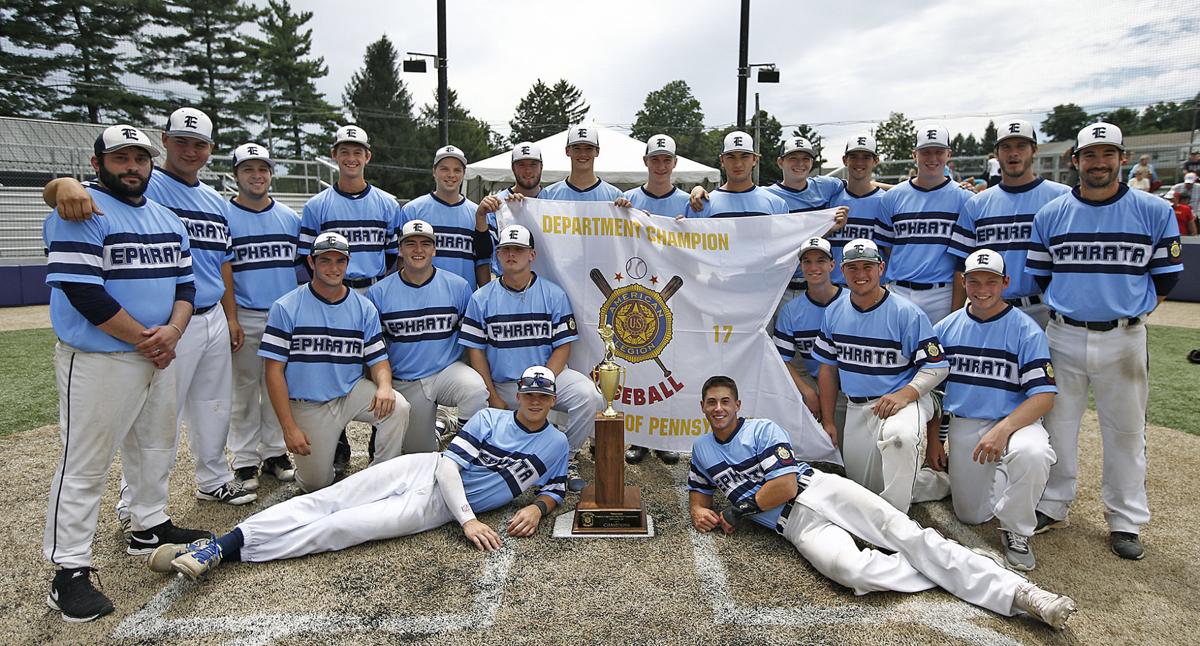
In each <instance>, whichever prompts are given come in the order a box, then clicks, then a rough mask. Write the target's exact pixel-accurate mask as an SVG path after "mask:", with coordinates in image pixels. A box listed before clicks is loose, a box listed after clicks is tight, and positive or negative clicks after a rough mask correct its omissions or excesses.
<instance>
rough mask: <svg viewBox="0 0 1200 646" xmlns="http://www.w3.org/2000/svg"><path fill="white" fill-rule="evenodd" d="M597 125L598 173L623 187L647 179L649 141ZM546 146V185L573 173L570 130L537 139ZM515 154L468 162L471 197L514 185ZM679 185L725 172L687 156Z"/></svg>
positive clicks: (705, 182)
mask: <svg viewBox="0 0 1200 646" xmlns="http://www.w3.org/2000/svg"><path fill="white" fill-rule="evenodd" d="M593 127H595V128H596V130H597V132H598V134H599V137H600V155H599V156H598V157H596V175H597V176H598V177H599V178H600V179H602V180H604V181H606V182H608V183H610V184H614V185H616V186H618V187H620V188H632V187H634V186H638V185H640V184H642V183H644V182H645V181H646V165H645V164H644V163H643V162H642V155H643V154H644V153H645V152H646V144H645V142H641V141H638V140H636V139H633V138H631V137H629V136H627V135H624V134H621V133H619V132H616V131H614V130H609V129H608V128H604V127H602V126H593ZM534 143H536V144H537V145H538V147H540V148H541V149H542V185H543V186H546V185H549V184H552V183H554V182H557V181H559V180H561V179H566V177H567V175H568V174H569V173H570V172H571V160H570V159H568V158H567V155H566V153H565V152H563V151H564V149H565V148H566V146H567V131H566V130H563V131H562V132H560V133H558V134H555V135H551V136H549V137H546V138H545V139H542V140H540V141H536V142H534ZM511 160H512V154H511V150H506V151H504V152H502V153H500V154H499V155H495V156H493V157H488V158H487V159H482V160H480V161H477V162H475V163H473V164H468V165H467V191H466V193H467V196H468V197H470V198H471V199H473V200H479V199H480V198H482V197H483V196H484V195H487V194H489V193H493V192H495V191H498V190H501V189H504V188H507V187H508V186H511V185H512V182H513V174H512V162H511ZM673 178H674V180H675V184H676V185H679V186H682V187H684V190H688V189H690V188H691V187H693V186H696V185H697V184H699V185H702V186H706V187H709V188H711V187H712V186H714V185H716V184H718V183H719V182H720V181H721V172H720V171H719V170H717V169H716V168H712V167H710V166H705V165H704V164H700V163H697V162H694V161H692V160H690V159H686V158H684V157H680V158H679V162H678V163H677V165H676V166H675V173H674V175H673Z"/></svg>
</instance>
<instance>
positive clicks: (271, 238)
mask: <svg viewBox="0 0 1200 646" xmlns="http://www.w3.org/2000/svg"><path fill="white" fill-rule="evenodd" d="M297 241H299V238H298V237H297V236H296V235H294V234H291V233H266V234H262V235H253V236H237V237H235V238H232V242H233V246H235V247H240V246H243V245H250V244H254V243H256V242H291V243H293V244H294V243H296V242H297Z"/></svg>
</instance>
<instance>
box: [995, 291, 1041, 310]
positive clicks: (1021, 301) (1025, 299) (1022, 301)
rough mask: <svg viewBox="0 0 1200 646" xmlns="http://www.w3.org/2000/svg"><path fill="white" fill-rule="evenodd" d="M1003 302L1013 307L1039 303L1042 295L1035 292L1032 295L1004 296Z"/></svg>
mask: <svg viewBox="0 0 1200 646" xmlns="http://www.w3.org/2000/svg"><path fill="white" fill-rule="evenodd" d="M1004 302H1005V303H1008V304H1009V305H1012V306H1014V307H1029V306H1030V305H1041V304H1042V297H1041V296H1038V295H1037V294H1034V295H1033V296H1018V297H1017V298H1006V299H1004Z"/></svg>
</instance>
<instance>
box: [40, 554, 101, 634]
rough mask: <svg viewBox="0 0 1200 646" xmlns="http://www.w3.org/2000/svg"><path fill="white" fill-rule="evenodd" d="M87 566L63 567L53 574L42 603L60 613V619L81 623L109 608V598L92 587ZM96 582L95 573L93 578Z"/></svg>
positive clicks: (89, 569)
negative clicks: (48, 589)
mask: <svg viewBox="0 0 1200 646" xmlns="http://www.w3.org/2000/svg"><path fill="white" fill-rule="evenodd" d="M92 572H95V569H93V568H90V567H76V568H64V569H62V570H59V571H58V572H56V573H55V574H54V581H53V582H51V583H50V594H49V595H47V596H46V605H48V606H50V607H51V608H52V609H54V610H57V611H59V612H61V613H62V618H63V621H69V622H72V623H82V622H85V621H91V620H93V619H96V618H99V617H103V616H104V615H107V614H108V613H110V612H112V611H113V604H112V601H109V599H108V597H106V596H104V593H103V592H100V591H99V590H97V589H96V588H94V587H92V580H91V577H90V576H89V575H90V574H91V573H92ZM96 580H97V581H99V580H100V579H99V576H97V578H96Z"/></svg>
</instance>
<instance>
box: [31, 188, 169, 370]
mask: <svg viewBox="0 0 1200 646" xmlns="http://www.w3.org/2000/svg"><path fill="white" fill-rule="evenodd" d="M86 186H87V192H88V194H90V195H91V196H92V200H93V201H95V202H96V206H98V207H100V210H101V211H104V217H94V218H90V219H87V220H84V221H82V222H68V221H66V220H63V219H62V218H60V217H59V216H58V211H57V210H55V211H51V212H50V215H49V216H47V217H46V220H45V222H43V223H42V239H43V241H44V242H45V244H46V249H47V253H48V257H47V259H46V263H47V264H46V284H47V285H49V286H50V287H51V290H50V322H51V324H52V325H53V326H54V333H55V335H57V336H58V338H59V339H61V340H62V342H63V343H66V344H67V345H69V346H72V347H74V348H76V349H79V350H83V351H84V352H132V351H133V346H132V345H130V344H128V343H126V342H124V341H122V340H120V339H117V338H115V337H113V336H110V335H109V334H107V333H106V332H104V331H102V330H101V329H100V328H98V327H96V326H94V325H92V324H91V323H89V322H88V320H87V319H86V318H84V316H83V314H80V313H79V310H77V309H75V307H74V306H73V305H71V302H70V300H68V299H67V295H66V294H64V293H63V291H62V286H63V284H64V283H82V284H86V285H99V286H101V287H103V288H104V291H106V292H108V295H109V296H111V297H112V298H113V300H115V301H117V303H118V304H120V306H121V307H122V308H123V309H124V310H125V311H126V312H128V313H129V315H130V316H132V317H133V318H134V320H136V321H137V322H139V323H141V324H142V325H144V326H146V327H153V326H155V325H166V323H167V321H169V320H170V319H171V310H172V309H173V308H174V307H175V288H176V286H177V285H179V284H181V283H190V282H192V281H193V278H192V257H191V253H190V251H189V241H188V233H187V230H186V229H184V226H183V223H182V222H181V221H180V219H179V218H178V217H176V216H175V214H174V213H172V212H171V210H170V209H167V208H166V207H164V206H162V205H160V204H158V203H157V202H155V201H154V200H150V199H147V200H144V201H143V202H142V205H141V206H133V205H131V204H129V203H128V202H126V201H124V200H123V199H121V198H119V197H117V196H115V195H113V194H112V193H110V192H108V191H107V190H106V189H104V188H103V187H100V186H98V185H93V184H90V183H89V184H87V185H86ZM100 377H103V375H100Z"/></svg>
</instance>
